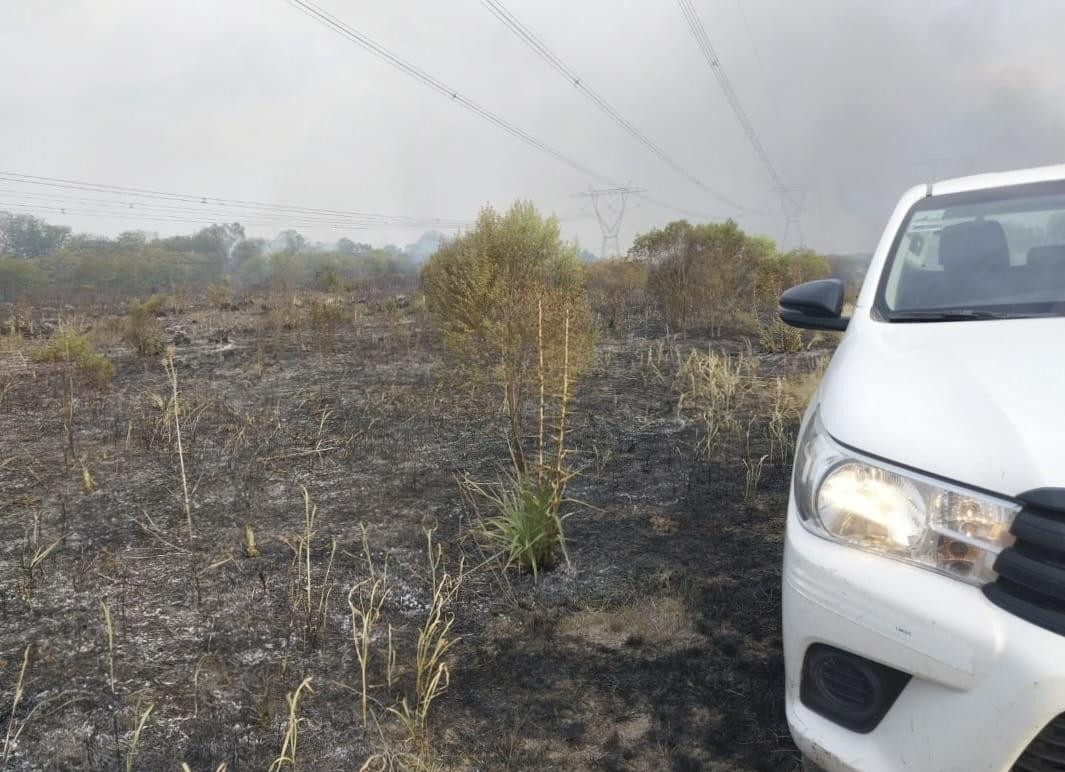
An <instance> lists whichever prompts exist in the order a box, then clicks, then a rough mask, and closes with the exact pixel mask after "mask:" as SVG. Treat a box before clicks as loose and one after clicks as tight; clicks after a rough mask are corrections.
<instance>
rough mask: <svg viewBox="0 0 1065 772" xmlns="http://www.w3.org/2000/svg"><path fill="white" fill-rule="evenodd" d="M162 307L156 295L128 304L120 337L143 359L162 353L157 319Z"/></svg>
mask: <svg viewBox="0 0 1065 772" xmlns="http://www.w3.org/2000/svg"><path fill="white" fill-rule="evenodd" d="M162 306H163V298H162V297H160V296H158V295H153V296H152V297H150V298H148V299H147V300H145V301H140V300H133V301H132V302H130V304H129V320H128V321H127V322H126V330H125V333H124V334H123V336H122V337H123V339H124V340H125V341H126V343H127V344H128V345H129V346H130V348H132V349H133V350H134V351H135V352H136V353H137V355H138V356H140V357H142V358H144V359H148V358H149V357H156V356H159V355H160V354H162V353H163V325H162V324H161V323H160V322H159V319H158V317H157V315H158V313H159V311H160V309H161V308H162Z"/></svg>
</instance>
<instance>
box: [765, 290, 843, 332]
mask: <svg viewBox="0 0 1065 772" xmlns="http://www.w3.org/2000/svg"><path fill="white" fill-rule="evenodd" d="M843 291H844V287H843V282H842V281H840V280H839V279H818V280H817V281H808V282H806V283H805V284H800V285H799V286H797V287H792V288H791V289H789V290H785V291H784V294H782V295H781V296H780V300H779V303H780V309H779V311H778V312H777V313H778V314H779V315H780V320H781V321H782V322H785V323H786V324H790V325H791V326H792V327H804V328H806V329H809V330H841V331H842V330H845V329H847V323H848V322H849V321H850V319H849V318H848V317H845V316H842V315H841V314H842V313H843Z"/></svg>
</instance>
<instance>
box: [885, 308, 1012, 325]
mask: <svg viewBox="0 0 1065 772" xmlns="http://www.w3.org/2000/svg"><path fill="white" fill-rule="evenodd" d="M1026 316H1030V314H1007V313H1001V312H996V311H979V310H977V309H975V308H952V309H948V310H945V311H895V312H893V313H890V314H888V315H887V319H888V321H889V322H971V321H979V320H982V319H1023V318H1025V317H1026Z"/></svg>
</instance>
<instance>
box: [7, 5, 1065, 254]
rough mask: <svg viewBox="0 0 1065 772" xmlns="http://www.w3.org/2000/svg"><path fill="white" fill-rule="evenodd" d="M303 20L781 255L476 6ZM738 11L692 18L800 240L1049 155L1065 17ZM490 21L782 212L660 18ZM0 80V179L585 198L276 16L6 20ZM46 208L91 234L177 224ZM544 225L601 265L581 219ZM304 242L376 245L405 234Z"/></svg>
mask: <svg viewBox="0 0 1065 772" xmlns="http://www.w3.org/2000/svg"><path fill="white" fill-rule="evenodd" d="M318 2H319V5H321V6H323V7H324V8H326V9H328V10H329V11H331V12H332V13H334V14H336V15H337V16H338V17H340V18H342V19H343V20H344V21H346V22H347V23H348V24H350V25H351V26H352V27H354V28H356V29H358V30H360V31H361V32H364V33H365V34H367V35H369V36H370V37H371V38H373V39H374V40H375V41H377V42H378V43H380V44H381V45H383V46H385V47H387V48H389V49H391V50H392V51H394V52H396V53H398V54H399V55H401V56H403V57H404V58H406V59H407V60H409V61H410V62H412V63H414V64H416V65H418V66H420V67H422V68H423V69H425V70H427V71H429V72H430V73H432V74H433V75H435V76H436V77H438V78H440V79H441V80H443V81H445V82H446V83H448V84H449V85H451V86H453V87H455V88H456V89H457V90H458V91H460V92H461V93H462V94H464V95H465V96H467V97H469V98H471V99H473V100H474V101H475V102H477V103H479V104H480V105H481V106H483V107H485V108H487V109H489V110H491V111H493V112H495V113H496V114H498V115H500V116H501V117H503V118H505V119H506V120H508V121H510V122H512V123H514V124H515V125H517V126H518V127H520V128H522V129H524V130H526V131H528V132H529V133H531V134H533V135H534V136H536V137H537V138H539V139H541V140H543V141H544V142H547V143H548V144H550V145H553V146H554V147H556V148H557V149H559V150H561V151H562V152H564V153H566V154H567V155H569V156H571V157H574V158H576V159H578V160H580V161H581V162H582V163H584V164H586V165H588V166H590V167H592V168H594V169H597V170H599V171H601V172H603V173H604V174H606V175H609V176H610V177H612V178H615V179H619V180H629V179H631V180H632V182H633V184H634V185H640V186H642V187H646V188H649V189H650V190H651V191H653V195H654V196H655V197H656V198H658V199H661V200H665V201H668V202H671V203H673V204H675V205H677V206H681V207H684V208H687V209H691V210H697V211H700V212H705V213H707V215H716V216H720V217H724V216H734V217H735V218H736V219H737V220H738V221H739V222H740V223H741V224H742V225H743V226H744V227H745V228H747V229H748V230H751V231H754V232H759V233H765V234H767V235H770V236H773V237H775V238H779V237H780V236H781V234H782V230H783V218H782V216H780V215H773V216H756V215H745V214H743V213H737V212H735V211H732V210H730V209H729V208H728V207H727V206H725V205H724V204H722V203H720V202H719V201H717V200H715V199H714V198H712V197H710V196H709V195H707V194H706V193H705V192H703V191H702V190H700V189H699V188H698V187H696V186H694V185H693V184H691V183H690V182H688V181H686V180H685V179H684V178H683V177H681V176H680V175H678V174H677V173H676V172H674V171H673V170H671V169H670V168H669V167H668V166H666V165H665V164H663V163H662V162H661V161H660V160H658V159H657V158H655V157H654V156H653V155H652V154H651V153H650V152H648V151H647V150H646V149H644V148H643V147H641V146H640V145H639V144H637V143H636V142H635V141H634V140H633V139H632V138H631V137H629V136H628V135H626V134H625V133H624V132H622V131H621V129H619V128H618V127H617V126H616V125H614V124H613V123H612V122H611V121H610V120H609V119H607V118H606V117H605V116H604V115H603V114H602V113H600V112H599V111H598V110H597V109H596V108H595V107H594V106H593V105H592V104H591V103H589V102H588V101H586V100H585V99H584V98H583V97H581V96H580V95H579V94H578V93H577V92H576V90H575V89H574V88H573V87H572V86H570V85H569V84H567V83H565V82H564V81H563V80H562V79H561V78H560V77H559V76H558V74H557V73H555V72H554V71H553V70H551V69H550V68H549V67H548V66H547V65H546V64H545V63H544V62H542V61H541V60H540V59H538V58H537V57H536V56H535V55H534V54H533V53H532V52H531V51H530V50H529V49H528V48H526V47H524V45H523V44H521V43H520V42H519V41H518V40H517V39H516V38H515V37H514V36H513V34H512V33H511V32H510V31H509V30H507V29H506V28H505V27H504V26H503V25H502V24H501V23H500V22H499V21H497V20H496V19H495V18H494V17H493V16H492V15H491V14H490V13H489V12H488V11H487V10H485V9H484V8H483V7H482V6H481V4H480V3H479V2H478V0H441V1H438V2H432V3H430V2H425V0H389V1H388V2H383V1H378V2H368V1H367V0H318ZM741 2H742V3H743V5H742V8H743V10H744V11H745V12H746V17H747V19H748V21H749V29H750V33H751V35H750V37H749V36H748V33H747V28H745V26H744V24H743V21H742V16H741V14H740V4H739V2H737V0H695V5H696V7H697V9H698V11H699V14H700V16H701V18H702V21H703V23H704V25H705V26H706V29H707V31H708V33H709V35H710V37H711V39H712V40H713V42H714V45H715V47H716V48H717V51H718V53H719V55H720V57H721V61H722V63H723V65H724V67H725V69H726V71H727V72H728V74H729V76H730V78H731V80H732V82H733V85H734V86H735V88H736V91H737V92H738V94H739V96H740V99H741V100H742V101H743V103H744V104H745V106H746V108H747V112H748V114H749V116H750V118H751V121H752V123H753V124H754V126H755V128H756V130H757V131H758V133H759V135H760V136H761V139H762V141H763V144H764V145H765V147H766V149H767V151H768V153H769V155H770V156H771V158H772V159H773V161H774V163H775V164H776V166H777V168H778V169H779V171H780V174H781V176H782V177H783V178H784V179H785V180H786V181H788V182H789V183H792V184H808V185H812V186H814V191H813V192H812V193H811V195H810V201H809V211H808V213H807V214H806V216H805V217H804V219H803V228H804V232H805V235H806V240H807V242H808V244H810V245H811V246H814V247H816V248H819V249H822V250H825V251H838V252H852V251H867V250H870V249H872V247H873V245H874V244H875V241H876V239H877V237H878V236H879V231H880V228H881V227H882V224H883V221H884V220H885V219H886V217H887V214H888V213H889V211H890V208H891V206H892V204H893V202H894V200H895V198H897V196H898V195H899V193H900V192H901V191H902V189H903V188H905V187H907V186H909V185H911V184H913V183H915V182H918V181H922V180H923V179H924V178H925V177H926V176H927V175H928V173H929V172H928V166H927V165H926V166H923V167H922V166H921V165H920V164H921V162H923V161H926V160H928V159H946V160H939V161H938V163H937V167H938V171H939V174H940V176H956V175H958V174H961V173H967V172H969V171H985V170H995V169H1004V168H1011V167H1019V166H1032V165H1040V164H1046V163H1056V162H1060V161H1062V160H1065V101H1063V100H1062V99H1061V95H1062V94H1065V49H1063V48H1062V47H1061V46H1060V43H1059V39H1060V30H1061V29H1065V3H1061V2H1058V1H1057V0H1024V1H1023V2H1018V1H1016V0H1015V1H1014V2H1008V1H1007V0H953V1H951V2H946V1H945V0H944V1H940V2H937V1H936V0H892V2H877V3H874V2H868V1H867V0H861V1H859V0H803V1H802V2H796V1H795V0H741ZM504 3H505V5H506V6H507V7H508V8H509V9H510V10H511V11H512V12H513V13H514V14H515V15H516V16H518V18H519V19H521V20H522V21H523V22H524V23H525V24H526V26H528V27H529V28H530V29H532V30H533V31H534V32H535V33H536V34H537V35H538V36H539V37H540V38H541V39H542V40H543V41H544V42H546V43H547V44H548V45H549V46H550V47H551V48H552V49H553V50H554V52H555V53H556V54H558V55H559V56H560V57H561V58H562V59H563V60H564V61H566V62H567V63H568V64H569V65H570V66H571V67H572V68H573V69H574V70H576V71H577V72H578V73H580V74H581V75H582V77H583V78H584V79H585V81H586V82H588V83H589V84H591V86H592V87H593V88H595V89H596V90H597V91H598V92H599V93H600V94H602V95H603V96H604V97H605V98H606V99H608V100H609V101H610V102H611V103H612V104H613V105H614V106H615V107H616V108H617V109H618V110H619V111H620V112H621V113H622V114H623V115H625V116H626V117H628V118H629V119H630V120H631V121H632V122H633V123H634V124H635V125H636V126H637V127H638V128H640V129H641V130H642V131H643V132H644V133H645V134H646V135H647V136H649V137H650V138H651V139H652V140H653V141H654V142H656V143H657V144H658V145H659V146H660V147H662V148H663V149H665V151H666V152H667V153H669V154H670V155H671V156H672V157H673V158H675V159H676V160H678V161H680V162H682V163H684V164H685V165H686V166H688V167H689V168H690V169H691V170H692V172H693V173H694V174H696V175H697V176H698V177H700V178H701V179H702V180H703V181H704V182H705V183H706V184H708V185H710V186H711V187H714V188H717V189H719V190H721V191H723V192H725V193H727V194H728V195H729V196H730V197H732V198H734V199H736V200H739V201H741V202H744V203H746V204H747V205H748V206H750V207H753V208H757V209H778V207H779V204H778V203H777V201H776V199H775V198H774V196H773V194H772V193H771V191H770V189H771V187H772V184H771V181H770V179H769V177H768V175H767V174H766V172H765V169H764V168H763V167H762V166H761V165H760V163H759V161H758V159H757V157H756V155H755V153H754V151H753V150H752V148H751V147H750V145H749V144H748V142H747V140H746V138H745V137H744V135H743V133H742V131H741V130H740V127H739V124H738V123H737V121H736V120H735V118H734V117H733V115H732V113H731V112H730V111H729V109H728V107H727V105H726V102H725V100H724V98H723V96H722V94H721V91H720V89H719V88H718V85H717V83H716V81H715V80H714V78H713V74H712V73H711V70H710V68H709V67H708V66H707V64H706V62H705V60H704V59H703V58H702V56H701V54H700V52H699V49H698V48H697V47H696V44H695V41H694V38H693V37H692V35H691V33H690V31H689V30H688V28H687V26H686V24H685V22H684V18H683V16H682V15H681V12H680V9H679V8H678V6H677V4H676V3H675V2H673V0H624V2H622V1H621V0H568V1H566V0H504ZM752 38H753V40H754V43H755V45H756V46H757V51H758V52H759V53H760V63H759V57H758V56H756V54H755V48H754V47H753V46H752V42H751V39H752ZM0 72H2V73H3V74H2V75H0V169H2V170H4V171H10V172H19V173H25V174H39V175H47V176H54V177H65V178H69V179H77V180H89V181H93V182H102V183H111V184H117V185H127V186H135V187H145V188H155V189H160V190H167V191H171V190H172V191H179V192H188V193H194V194H198V195H213V196H220V197H226V198H235V199H236V198H239V199H256V200H260V201H277V202H282V203H287V204H299V205H304V206H314V207H325V208H334V209H345V210H347V209H352V210H363V211H372V212H381V213H391V214H403V215H419V216H423V215H424V216H430V215H431V216H442V217H462V218H467V217H469V218H472V217H473V216H474V215H475V213H476V211H477V209H478V208H479V207H480V206H481V205H482V204H484V203H488V202H490V203H492V204H495V205H497V206H506V205H508V204H509V203H510V202H511V201H513V200H514V199H515V198H518V197H522V198H530V199H532V200H533V201H534V202H536V203H537V205H539V206H540V207H541V209H543V210H546V211H554V212H555V213H557V214H559V215H562V216H566V215H574V214H577V213H579V212H580V207H581V202H580V201H579V200H577V199H574V198H572V194H573V193H575V192H577V191H578V190H581V189H582V188H585V187H586V186H587V185H588V183H589V182H591V180H589V179H587V178H586V177H585V176H583V175H582V174H580V173H579V172H577V171H575V170H573V169H571V168H569V167H567V166H565V165H563V164H561V163H559V162H557V161H555V160H553V159H551V158H550V157H548V156H545V155H543V154H541V153H539V152H537V151H536V150H534V149H532V148H530V147H528V146H527V145H525V144H523V143H522V142H520V141H519V140H517V139H514V138H512V137H510V136H508V135H507V134H505V133H503V132H502V131H500V130H499V129H497V128H495V127H493V126H491V125H489V124H488V123H486V122H484V121H483V120H481V119H480V118H477V117H476V116H474V115H472V114H470V113H468V112H466V111H465V110H462V109H460V108H458V107H456V106H455V105H454V104H452V103H451V102H450V101H449V100H447V99H445V98H443V97H441V96H440V95H438V94H436V93H434V92H432V91H430V90H429V89H427V88H426V87H424V86H422V85H420V84H418V83H416V82H415V81H413V80H411V79H409V78H408V77H407V76H405V75H402V74H401V73H399V72H397V71H396V70H394V69H392V68H391V67H389V66H388V65H387V64H385V63H383V62H381V61H380V60H378V59H376V58H374V57H373V56H372V55H370V54H369V53H367V52H366V51H364V50H362V49H361V48H358V47H357V46H355V45H353V44H352V43H350V42H348V41H346V40H344V39H343V38H341V37H340V36H338V35H336V34H335V33H333V32H330V31H329V30H327V29H326V28H324V27H323V26H320V25H319V24H317V23H315V22H314V21H312V20H311V19H309V18H307V17H306V16H304V15H303V14H301V13H300V12H298V11H296V10H294V9H293V8H292V7H291V6H289V5H288V4H286V3H285V2H282V0H184V2H181V3H174V2H172V0H137V1H136V2H130V1H129V0H5V2H3V3H2V6H0ZM15 187H18V186H13V185H11V184H9V183H0V188H3V189H5V190H12V189H14V188H15ZM38 192H41V191H38ZM46 192H47V191H46ZM53 192H55V191H53ZM19 200H21V201H26V200H28V199H25V198H21V199H20V198H19V196H18V194H13V193H0V209H3V208H4V203H5V202H12V201H19ZM636 203H637V205H636V206H634V207H633V208H632V209H631V210H630V213H629V214H628V215H627V216H626V220H625V225H624V227H623V229H622V247H623V248H625V247H627V244H628V242H629V241H630V240H631V238H632V236H633V234H634V233H637V232H640V231H642V230H646V229H648V228H649V227H651V225H653V224H656V223H657V224H663V223H665V222H668V221H669V220H671V219H676V218H678V217H679V216H680V215H678V214H676V213H674V212H669V211H665V210H662V209H660V208H657V207H656V206H653V205H651V204H650V203H640V202H636ZM53 205H54V204H53ZM12 211H28V210H23V209H18V210H15V209H13V210H12ZM41 214H42V215H44V216H45V217H46V219H49V220H53V221H60V222H67V223H68V224H71V225H73V226H74V227H76V228H77V229H79V230H89V231H94V232H102V233H117V232H118V231H120V230H125V229H132V228H143V229H146V230H155V231H159V232H160V233H164V234H169V233H174V232H187V231H190V230H192V229H194V228H195V227H196V226H195V225H185V224H180V223H152V222H137V221H131V220H117V219H108V218H88V217H81V218H77V217H69V216H66V217H65V216H62V215H60V214H58V213H51V212H41ZM689 219H694V218H689ZM563 226H564V231H565V232H566V233H567V235H569V236H573V237H578V238H579V239H580V241H581V243H582V246H585V247H588V248H590V249H592V250H593V251H596V252H598V250H599V242H600V236H599V229H598V225H597V224H596V223H595V221H594V220H593V219H590V218H583V219H581V218H574V219H566V220H565V221H564V223H563ZM276 230H278V228H270V227H256V228H249V231H251V232H252V233H254V234H256V235H263V236H272V235H274V232H276ZM301 230H302V231H303V232H304V233H305V234H306V235H308V236H309V237H311V238H314V239H318V240H323V241H324V240H335V239H336V238H337V237H338V236H340V235H348V236H350V237H352V238H354V239H355V240H357V241H359V240H362V241H372V242H374V243H378V244H380V243H385V242H392V243H398V244H405V243H408V242H410V241H414V240H415V239H416V238H417V236H418V235H419V233H420V231H419V230H418V229H413V230H411V229H405V230H401V229H397V228H391V229H387V230H384V229H377V230H370V231H349V232H343V231H339V232H338V231H334V230H326V229H323V230H311V229H308V228H303V229H301Z"/></svg>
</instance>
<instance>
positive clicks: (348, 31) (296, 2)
mask: <svg viewBox="0 0 1065 772" xmlns="http://www.w3.org/2000/svg"><path fill="white" fill-rule="evenodd" d="M285 1H286V2H287V3H288V4H289V5H291V6H293V7H294V8H296V9H298V10H300V11H302V12H303V13H305V14H306V15H308V16H310V17H311V18H312V19H314V20H315V21H317V22H319V23H320V24H323V25H325V26H326V27H328V28H330V29H332V30H333V31H334V32H336V33H338V34H340V35H342V36H343V37H345V38H347V39H348V40H350V41H351V42H352V43H355V44H356V45H358V46H361V47H362V48H364V49H366V50H367V51H369V52H370V53H372V54H373V55H374V56H376V57H378V58H379V59H382V60H384V61H385V62H387V63H388V64H390V65H392V66H393V67H395V68H396V69H398V70H399V71H401V72H403V73H404V74H406V75H408V76H410V77H411V78H414V79H415V80H416V81H418V82H419V83H421V84H423V85H425V86H428V87H429V88H431V89H433V90H434V91H436V92H438V93H440V94H442V95H444V96H445V97H447V98H448V99H450V100H451V101H452V102H454V103H455V104H458V105H461V106H462V107H464V108H466V109H467V110H469V111H470V112H472V113H474V114H475V115H477V116H479V117H481V118H483V119H484V120H486V121H488V122H489V123H491V124H493V125H495V126H497V127H498V128H500V129H502V130H503V131H505V132H507V133H508V134H510V135H512V136H514V137H517V138H518V139H520V140H521V141H522V142H525V143H526V144H528V145H531V146H532V147H534V148H536V149H537V150H539V151H541V152H543V153H546V154H547V155H549V156H551V157H553V158H554V159H555V160H557V161H561V162H562V163H564V164H566V165H568V166H570V167H572V168H574V169H576V170H577V171H579V172H581V173H582V174H585V175H587V176H589V177H593V178H595V179H597V180H600V181H603V182H606V183H609V184H611V185H616V184H617V183H616V182H615V181H613V180H611V179H610V178H609V177H607V176H606V175H604V174H600V173H599V172H597V171H595V170H594V169H592V168H590V167H588V166H586V165H584V164H582V163H580V162H579V161H577V160H575V159H573V158H570V157H569V156H568V155H566V154H564V153H562V152H561V151H559V150H556V149H555V148H554V147H552V146H550V145H548V144H547V143H545V142H541V141H540V140H538V139H537V138H536V137H534V136H533V135H531V134H529V133H528V132H526V131H524V130H522V129H519V128H518V127H517V126H515V125H514V124H512V123H510V122H508V121H506V120H504V119H503V118H501V117H499V116H498V115H496V114H495V113H493V112H491V111H490V110H487V109H485V108H483V107H481V106H480V105H479V104H477V103H476V102H474V101H473V100H472V99H469V98H468V97H465V96H463V95H462V94H460V93H459V92H458V91H457V90H455V89H454V88H452V87H451V86H448V85H447V84H446V83H444V82H443V81H441V80H439V79H437V78H435V77H433V76H432V75H430V74H429V73H427V72H426V71H425V70H422V69H420V68H419V67H416V66H415V65H413V64H411V63H410V62H408V61H407V60H405V59H403V58H402V57H400V56H398V55H397V54H394V53H392V52H391V51H389V50H388V49H387V48H385V47H384V46H381V45H379V44H377V43H375V42H374V41H373V40H371V39H370V38H368V37H367V36H366V35H364V34H362V33H361V32H359V31H358V30H356V29H353V28H352V27H350V26H348V25H347V24H345V23H344V22H343V21H341V20H340V19H338V18H337V17H335V16H333V15H332V14H330V13H328V12H326V11H324V10H322V9H321V8H319V7H318V6H317V5H315V4H314V3H311V2H308V1H307V0H285Z"/></svg>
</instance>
